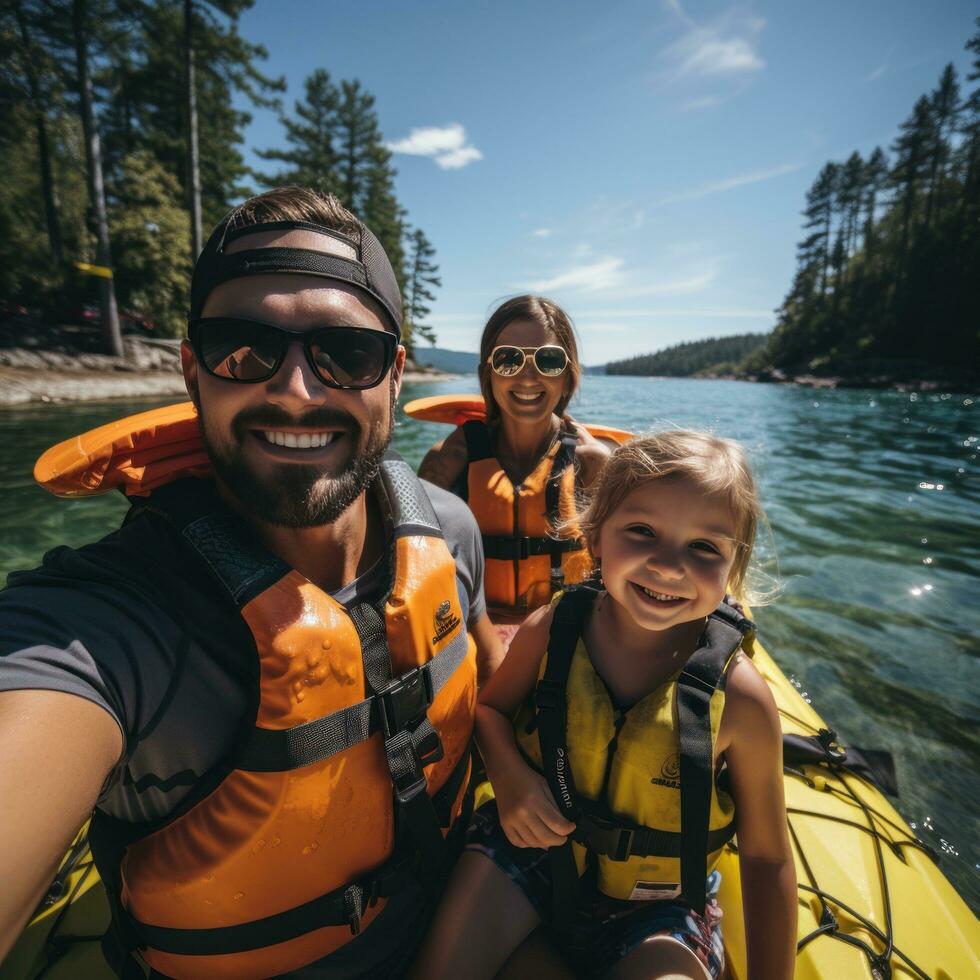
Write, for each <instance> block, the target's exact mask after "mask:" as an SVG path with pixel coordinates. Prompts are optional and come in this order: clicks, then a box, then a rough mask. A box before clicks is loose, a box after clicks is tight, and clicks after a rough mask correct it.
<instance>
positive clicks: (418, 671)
mask: <svg viewBox="0 0 980 980" xmlns="http://www.w3.org/2000/svg"><path fill="white" fill-rule="evenodd" d="M430 704H432V681H431V678H430V677H429V672H428V671H427V670H424V669H423V668H422V667H413V668H412V670H410V671H408V673H406V674H402V676H401V677H398V678H396V679H395V680H393V681H392V682H391V683H390V684H389V685H388V686H387V687H386V688H383V689H382V690H380V691H378V708H379V711H380V714H381V726H382V728H383V729H384V733H385V739H386V740H387V739H389V738H392V737H393V736H394V735H396V734H397V733H398V732H404V731H413V730H414V729H416V728H418V726H419V724H420V723H421V722H422V719H423V718H425V713H426V712H427V711H428V710H429V705H430Z"/></svg>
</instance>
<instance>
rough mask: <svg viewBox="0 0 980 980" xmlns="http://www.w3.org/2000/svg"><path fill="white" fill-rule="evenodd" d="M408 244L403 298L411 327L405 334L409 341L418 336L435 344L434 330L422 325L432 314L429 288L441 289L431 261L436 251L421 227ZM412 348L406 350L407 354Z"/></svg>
mask: <svg viewBox="0 0 980 980" xmlns="http://www.w3.org/2000/svg"><path fill="white" fill-rule="evenodd" d="M408 243H409V247H408V283H407V288H406V297H405V299H406V303H405V319H406V321H407V322H408V324H409V325H410V328H411V329H410V330H409V331H408V335H409V337H410V339H411V341H412V342H414V341H415V340H416V338H417V337H421V338H422V339H424V340H427V341H428V342H429V343H430V344H434V343H435V342H436V335H435V331H433V329H432V327H431V326H430V325H428V324H426V323H425V319H426V317H427V316H428V315H429V314H430V313H431V312H432V308H431V307H430V306H429V305H428V304H429V303H432V302H434V301H435V298H436V296H435V293H434V292H432V289H438V288H439V287H441V286H442V279H441V278H439V276H438V274H437V273H438V272H439V266H438V265H436V264H435V262H433V261H432V259H433V258H434V256H435V254H436V250H435V249H434V248H433V247H432V245H431V243H430V242H429V239H428V238H426V237H425V232H423V231H422V229H421V228H415V229H414V230H413V231H412V233H411V234H410V235H409V236H408ZM411 349H412V348H411V347H409V350H410V352H411Z"/></svg>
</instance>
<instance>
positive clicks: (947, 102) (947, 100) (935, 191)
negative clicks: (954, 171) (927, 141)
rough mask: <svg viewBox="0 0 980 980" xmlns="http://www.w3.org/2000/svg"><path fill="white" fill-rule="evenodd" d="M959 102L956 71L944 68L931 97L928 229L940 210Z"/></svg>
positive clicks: (949, 66) (927, 205) (949, 65)
mask: <svg viewBox="0 0 980 980" xmlns="http://www.w3.org/2000/svg"><path fill="white" fill-rule="evenodd" d="M959 101H960V86H959V81H958V80H957V78H956V69H955V68H954V67H953V66H952V64H948V65H947V66H946V68H945V70H944V71H943V74H942V77H941V78H940V80H939V85H938V86H937V87H936V89H935V91H934V92H933V93H932V96H931V98H930V103H931V106H932V115H933V125H934V126H935V140H934V143H933V152H932V159H931V160H930V162H929V190H928V201H927V204H926V227H931V225H932V216H933V212H934V210H935V209H936V207H937V206H939V207H941V201H940V200H939V198H940V197H941V195H942V182H943V179H944V177H945V175H946V174H945V168H946V161H947V159H948V158H949V137H950V135H951V134H952V131H953V128H954V127H955V124H956V114H957V110H958V107H959Z"/></svg>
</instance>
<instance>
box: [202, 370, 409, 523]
mask: <svg viewBox="0 0 980 980" xmlns="http://www.w3.org/2000/svg"><path fill="white" fill-rule="evenodd" d="M395 398H396V395H395V385H394V383H392V384H391V386H390V398H389V406H388V424H387V425H386V426H384V427H383V428H382V427H381V426H379V425H376V424H372V425H371V426H370V429H369V430H368V433H367V436H366V437H365V436H364V434H363V428H362V426H361V425H360V423H358V421H357V420H356V419H355V418H354V417H353V416H352V415H349V414H348V413H347V412H342V411H340V410H338V409H336V408H329V407H326V406H323V407H321V408H317V409H313V410H312V411H310V412H307V413H306V414H305V415H303V416H301V417H300V419H296V418H293V417H292V416H291V415H289V414H288V413H287V412H284V411H283V410H282V409H279V408H276V407H274V406H272V405H265V406H262V407H257V408H254V409H246V410H245V411H243V412H240V413H239V414H238V415H236V416H235V418H234V419H233V421H232V423H231V435H232V445H231V447H229V448H226V447H222V446H218V445H217V444H216V443H215V442H214V441H213V440H212V439H211V438H210V436H209V434H208V427H207V424H206V419H205V414H204V411H203V408H202V407H201V406H198V413H199V416H200V429H201V437H202V439H203V440H204V448H205V449H206V450H207V454H208V456H209V457H210V458H211V465H212V467H213V468H214V471H215V474H216V475H217V477H218V479H219V480H220V481H221V482H222V483H223V484H224V485H225V486H226V487H227V488H228V489H229V490H230V491H231V493H232V494H233V495H234V496H235V498H236V499H237V500H238V502H239V504H240V505H241V507H242V509H243V510H244V511H246V512H247V513H249V514H251V515H252V516H253V517H257V518H258V519H259V520H262V521H265V522H266V523H268V524H275V525H277V526H279V527H289V528H304V527H319V526H321V525H323V524H332V523H333V522H334V521H335V520H337V518H338V517H340V515H341V514H343V513H344V511H345V510H347V508H348V507H350V505H351V504H352V503H354V501H355V500H357V498H358V497H359V496H360V495H361V494H362V493H363V492H364V491H365V490H366V489H367V488H368V487H370V486H371V484H372V483H374V481H375V480H376V479H377V476H378V470H379V469H380V466H381V461H382V459H384V455H385V452H386V451H387V449H388V445H389V443H390V442H391V431H392V428H393V421H394V417H395ZM297 424H300V425H302V426H304V427H305V428H309V429H317V428H321V429H323V428H337V427H339V428H342V429H343V430H344V433H345V436H346V438H348V439H349V440H350V443H351V447H352V448H351V455H350V459H349V460H348V461H347V464H346V467H345V468H344V469H343V470H341V472H339V473H336V474H325V473H324V472H323V470H322V468H320V467H318V466H304V465H303V464H301V463H284V464H281V465H279V466H278V467H277V468H276V471H275V476H274V478H273V479H269V478H262V477H260V476H259V475H258V474H257V473H255V472H254V471H253V470H252V469H251V468H250V467H249V465H248V463H247V462H246V459H245V456H244V454H243V453H242V452H241V447H242V445H243V444H244V442H245V441H246V440H247V439H252V438H254V436H253V435H252V434H251V432H250V430H251V429H252V428H254V427H256V426H261V427H268V428H272V429H274V428H276V427H281V428H291V427H294V426H296V425H297ZM362 442H363V445H362Z"/></svg>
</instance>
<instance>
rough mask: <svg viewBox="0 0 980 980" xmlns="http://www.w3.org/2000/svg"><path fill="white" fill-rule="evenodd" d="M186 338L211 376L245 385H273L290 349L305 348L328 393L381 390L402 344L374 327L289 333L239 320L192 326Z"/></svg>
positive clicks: (210, 319)
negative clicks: (378, 387)
mask: <svg viewBox="0 0 980 980" xmlns="http://www.w3.org/2000/svg"><path fill="white" fill-rule="evenodd" d="M187 336H188V339H189V340H190V342H191V346H192V347H193V348H194V353H195V354H196V355H197V359H198V360H199V361H200V362H201V364H203V365H204V368H205V370H206V371H207V372H208V374H212V375H214V377H216V378H222V379H224V380H226V381H236V382H238V383H240V384H255V383H257V382H259V381H268V380H269V378H271V377H272V376H273V375H274V374H275V373H276V371H278V370H279V368H280V367H281V366H282V362H283V360H284V359H285V357H286V351H287V350H288V349H289V345H290V344H291V343H299V344H302V345H303V350H304V351H305V352H306V359H307V361H309V363H310V367H311V368H312V369H313V373H314V374H315V375H316V376H317V377H318V378H319V379H320V380H321V381H322V382H323V383H324V384H325V385H326V386H327V387H328V388H351V389H356V390H360V389H363V388H373V387H375V385H377V384H380V382H381V379H382V378H383V377H384V376H385V375H386V374H387V373H388V369H389V368H390V367H391V365H392V363H393V362H394V360H395V350H396V348H397V346H398V341H397V339H396V338H395V335H394V334H392V333H388V331H386V330H372V329H371V328H370V327H319V328H316V329H313V330H286V329H285V328H284V327H276V326H273V325H272V324H270V323H259V322H258V321H257V320H245V319H241V318H239V317H225V316H217V317H211V316H209V317H201V318H200V319H197V320H191V322H190V324H189V325H188V329H187Z"/></svg>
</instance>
